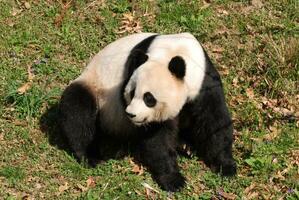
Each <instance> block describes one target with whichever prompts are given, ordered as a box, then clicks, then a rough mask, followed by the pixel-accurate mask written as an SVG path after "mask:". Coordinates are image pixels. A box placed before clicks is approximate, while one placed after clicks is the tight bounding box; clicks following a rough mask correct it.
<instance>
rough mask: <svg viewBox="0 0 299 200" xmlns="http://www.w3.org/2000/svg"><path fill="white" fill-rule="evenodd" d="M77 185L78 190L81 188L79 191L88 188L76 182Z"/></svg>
mask: <svg viewBox="0 0 299 200" xmlns="http://www.w3.org/2000/svg"><path fill="white" fill-rule="evenodd" d="M77 187H78V189H79V190H81V192H85V191H87V190H88V189H87V188H86V187H84V186H83V185H81V184H80V183H78V184H77Z"/></svg>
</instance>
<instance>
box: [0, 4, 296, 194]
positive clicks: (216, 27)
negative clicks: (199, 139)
mask: <svg viewBox="0 0 299 200" xmlns="http://www.w3.org/2000/svg"><path fill="white" fill-rule="evenodd" d="M208 2H210V1H195V0H194V1H192V0H188V1H172V0H167V1H160V0H159V1H145V0H141V1H138V2H137V1H132V2H131V1H126V0H121V1H116V0H113V1H105V0H97V1H83V0H77V1H70V2H68V1H51V0H49V1H40V0H32V1H27V2H25V1H10V0H2V1H0V30H1V31H0V73H1V74H2V76H1V78H0V96H1V99H0V104H1V106H0V115H1V118H0V152H1V153H0V198H3V199H23V198H24V199H33V198H35V199H42V198H44V199H74V198H78V199H167V198H168V199H198V198H199V199H289V200H293V199H298V198H299V184H298V180H299V168H298V165H299V134H298V133H299V119H298V117H299V103H298V102H299V96H298V95H299V21H298V19H299V12H298V10H299V3H298V1H296V0H282V1H278V0H269V1H262V0H255V1H247V0H240V1H228V0H217V1H211V2H212V3H208ZM138 31H144V32H159V33H176V32H184V31H188V32H191V33H192V34H194V35H195V36H196V37H197V38H198V39H199V40H200V41H201V42H202V44H203V45H204V47H205V48H206V49H207V51H208V53H209V54H210V56H211V58H212V60H213V62H214V63H216V66H217V68H218V70H219V71H220V73H221V75H222V79H223V83H224V86H225V91H226V97H227V101H228V104H229V107H230V111H231V113H232V116H233V119H234V127H235V131H234V138H235V143H234V155H235V158H236V161H237V163H238V175H237V176H236V177H234V178H222V177H220V176H219V175H217V174H213V173H212V172H211V171H210V169H208V168H207V167H206V166H205V165H204V164H203V163H202V161H200V160H198V159H197V158H196V157H194V156H191V159H189V158H180V159H179V164H180V166H181V168H182V172H183V174H184V175H185V176H186V177H187V180H188V181H187V186H186V187H185V188H184V189H183V190H182V191H180V192H177V193H174V194H169V193H166V192H164V191H162V190H160V189H159V188H158V186H157V185H156V183H155V182H153V180H152V179H151V177H150V175H149V173H148V172H147V171H146V170H144V172H141V173H140V174H139V175H137V174H136V171H135V172H134V170H133V168H134V167H136V166H134V164H133V163H132V162H131V159H130V158H129V157H127V158H125V159H122V160H110V161H108V162H106V163H104V164H102V165H100V166H98V167H96V168H87V167H85V166H84V165H83V164H80V163H77V162H76V161H75V159H74V158H73V157H72V156H71V155H70V154H69V152H68V151H66V150H64V149H65V148H64V146H63V144H61V143H60V142H59V139H57V137H58V136H59V131H58V130H56V122H55V119H56V117H57V108H56V105H57V103H58V101H59V98H60V95H61V92H62V91H63V89H64V88H65V87H66V85H67V84H68V82H69V81H70V80H72V79H74V78H75V77H76V76H77V75H79V74H80V71H81V70H82V69H83V68H84V66H85V65H86V63H87V62H88V60H89V59H90V58H91V56H92V55H94V54H95V53H96V52H98V51H99V49H101V48H103V47H104V46H105V45H107V44H108V43H110V42H112V41H114V40H115V39H117V38H119V37H121V36H124V35H127V34H130V33H133V32H138ZM22 86H23V87H22ZM20 89H21V90H23V91H21V92H20ZM18 91H19V92H18ZM45 130H46V131H45ZM139 172H140V171H139ZM144 183H146V184H148V185H150V186H151V187H152V188H153V189H149V188H148V187H145V186H144Z"/></svg>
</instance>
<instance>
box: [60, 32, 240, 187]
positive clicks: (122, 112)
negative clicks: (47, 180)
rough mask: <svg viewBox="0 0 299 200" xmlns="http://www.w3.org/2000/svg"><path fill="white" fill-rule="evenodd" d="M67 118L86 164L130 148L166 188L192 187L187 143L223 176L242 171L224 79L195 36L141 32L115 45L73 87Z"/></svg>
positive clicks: (66, 129)
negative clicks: (183, 160) (182, 151)
mask: <svg viewBox="0 0 299 200" xmlns="http://www.w3.org/2000/svg"><path fill="white" fill-rule="evenodd" d="M60 115H61V116H60V119H61V120H60V122H61V128H62V131H63V133H64V134H65V135H66V137H67V139H68V142H69V144H70V147H71V149H72V151H73V152H74V154H75V156H76V157H77V158H78V159H79V160H81V159H82V158H87V159H88V160H89V162H90V163H91V164H96V163H97V161H99V160H103V159H105V158H107V157H110V156H115V154H116V153H118V152H119V151H118V150H119V149H121V148H122V147H124V148H125V149H126V148H127V147H128V145H129V146H130V150H131V153H132V155H133V156H135V158H136V159H137V160H138V161H140V162H141V163H142V164H144V165H145V166H146V167H147V168H148V169H149V170H150V171H151V173H152V175H153V178H154V179H155V180H156V181H157V183H158V184H159V185H160V186H161V187H162V189H164V190H168V191H176V190H178V189H179V188H181V187H182V186H183V185H184V184H185V178H184V177H183V176H182V175H181V173H180V172H179V167H178V164H177V161H176V157H177V149H178V141H179V140H183V141H185V142H186V143H188V144H189V145H190V146H191V148H192V149H193V150H194V153H196V154H197V155H199V156H201V157H202V158H203V159H204V161H205V162H206V163H207V164H208V165H209V166H210V167H211V168H213V169H215V171H217V172H221V173H222V174H223V175H234V174H235V173H236V165H235V162H234V159H233V157H232V131H233V129H232V120H231V117H230V115H229V112H228V109H227V106H226V103H225V98H224V93H223V88H222V84H221V80H220V76H219V74H218V72H217V71H216V69H215V68H214V66H213V64H212V63H211V61H210V59H209V57H208V55H207V54H206V52H205V51H204V49H203V48H202V47H201V45H200V44H199V43H198V41H197V40H196V39H195V38H194V37H193V36H192V35H191V34H189V33H181V34H173V35H157V34H153V33H141V34H134V35H130V36H127V37H124V38H121V39H119V40H117V41H115V42H113V43H111V44H110V45H108V46H107V47H105V48H104V49H103V50H101V51H100V52H99V53H98V54H97V55H96V56H95V57H94V58H93V59H92V60H91V62H90V63H89V64H88V66H87V67H86V69H85V70H84V71H83V73H82V74H81V75H80V76H79V77H78V78H77V79H75V80H74V81H73V82H72V83H71V84H70V85H69V86H68V87H67V88H66V89H65V91H64V92H63V95H62V98H61V102H60ZM107 155H108V156H107Z"/></svg>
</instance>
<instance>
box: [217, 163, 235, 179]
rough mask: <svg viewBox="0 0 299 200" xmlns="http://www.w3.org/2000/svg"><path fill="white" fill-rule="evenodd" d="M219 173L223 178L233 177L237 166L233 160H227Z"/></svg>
mask: <svg viewBox="0 0 299 200" xmlns="http://www.w3.org/2000/svg"><path fill="white" fill-rule="evenodd" d="M220 171H221V175H223V176H234V175H236V173H237V165H236V163H235V161H234V160H229V162H226V163H224V164H222V165H221V167H220Z"/></svg>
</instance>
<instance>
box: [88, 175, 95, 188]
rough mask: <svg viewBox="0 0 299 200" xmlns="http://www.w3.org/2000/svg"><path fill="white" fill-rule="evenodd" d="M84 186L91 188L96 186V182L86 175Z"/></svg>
mask: <svg viewBox="0 0 299 200" xmlns="http://www.w3.org/2000/svg"><path fill="white" fill-rule="evenodd" d="M86 186H87V187H88V188H93V187H95V186H96V182H95V180H94V178H93V177H92V176H90V177H88V179H87V180H86Z"/></svg>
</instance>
